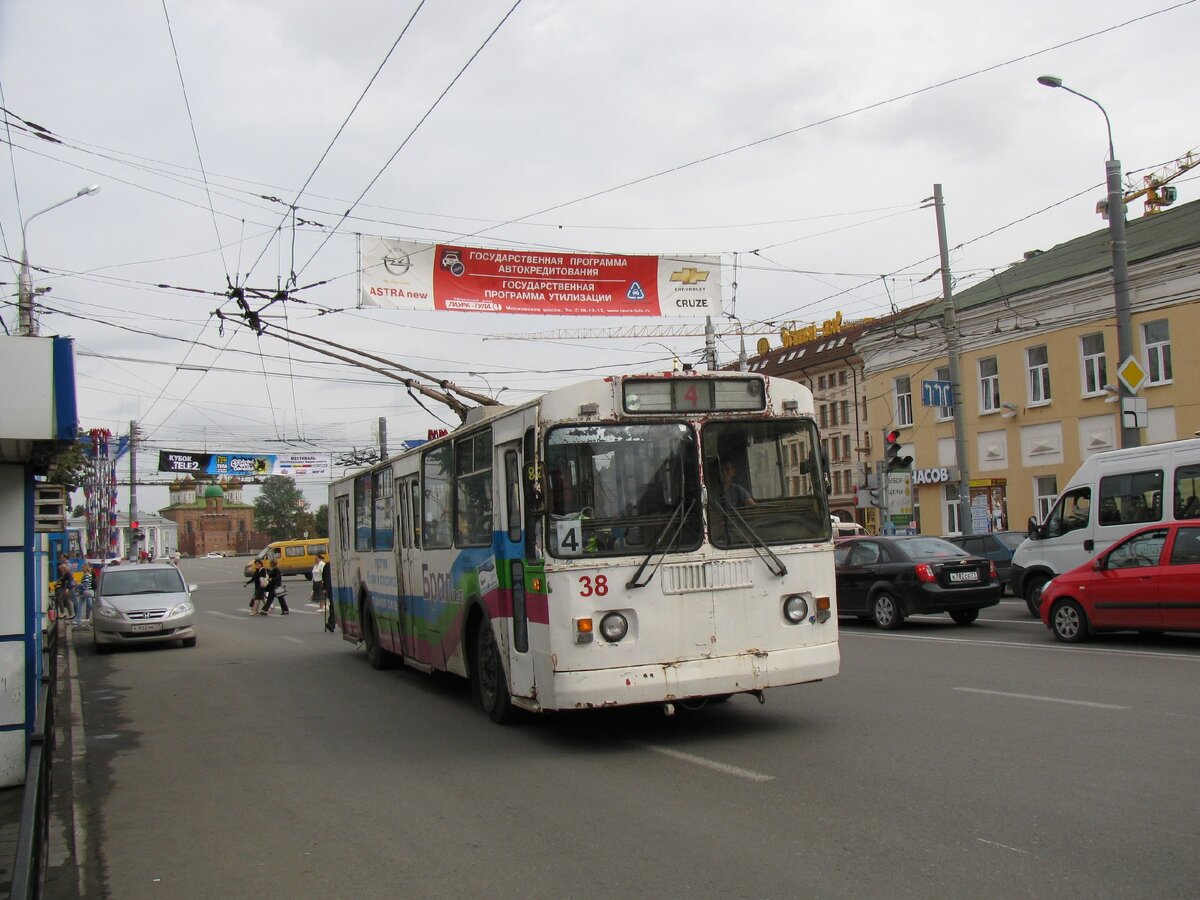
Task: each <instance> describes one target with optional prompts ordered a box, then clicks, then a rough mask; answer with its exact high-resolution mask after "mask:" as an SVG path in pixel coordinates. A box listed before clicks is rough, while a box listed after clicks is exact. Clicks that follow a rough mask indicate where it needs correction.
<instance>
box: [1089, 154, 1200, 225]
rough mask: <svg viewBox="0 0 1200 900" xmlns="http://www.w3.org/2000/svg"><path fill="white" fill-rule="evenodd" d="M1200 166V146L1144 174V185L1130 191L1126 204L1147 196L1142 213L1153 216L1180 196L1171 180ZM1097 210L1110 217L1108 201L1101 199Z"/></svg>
mask: <svg viewBox="0 0 1200 900" xmlns="http://www.w3.org/2000/svg"><path fill="white" fill-rule="evenodd" d="M1196 166H1200V147H1197V148H1195V149H1192V150H1189V151H1188V152H1187V153H1185V154H1183V156H1181V157H1179V159H1177V160H1175V161H1173V162H1171V163H1168V164H1167V165H1165V166H1163V167H1162V168H1161V169H1159V170H1158V171H1157V172H1151V173H1150V174H1149V175H1144V176H1142V182H1143V186H1142V187H1140V188H1138V189H1137V190H1136V191H1128V192H1126V193H1125V195H1124V197H1123V199H1124V201H1125V205H1126V206H1128V205H1129V204H1130V203H1132V202H1133V201H1134V200H1139V199H1141V198H1142V197H1145V198H1146V199H1145V204H1144V208H1143V210H1142V215H1144V216H1152V215H1154V214H1155V213H1160V212H1162V211H1163V209H1165V208H1166V207H1168V206H1170V205H1171V204H1172V203H1174V202H1175V200H1176V199H1177V198H1178V196H1179V192H1178V191H1177V190H1176V189H1175V186H1174V185H1173V184H1170V182H1172V181H1174V180H1175V179H1176V178H1178V177H1179V176H1180V175H1182V174H1183V173H1184V172H1187V171H1188V170H1190V169H1194V168H1196ZM1096 212H1098V213H1100V215H1102V216H1104V218H1106V219H1107V218H1108V201H1107V200H1101V201H1100V202H1099V203H1097V204H1096Z"/></svg>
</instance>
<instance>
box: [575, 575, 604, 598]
mask: <svg viewBox="0 0 1200 900" xmlns="http://www.w3.org/2000/svg"><path fill="white" fill-rule="evenodd" d="M607 593H608V577H607V576H605V575H597V576H596V577H595V578H592V576H591V575H580V576H579V596H580V597H590V596H592V594H595V595H596V596H597V597H603V596H604V595H605V594H607Z"/></svg>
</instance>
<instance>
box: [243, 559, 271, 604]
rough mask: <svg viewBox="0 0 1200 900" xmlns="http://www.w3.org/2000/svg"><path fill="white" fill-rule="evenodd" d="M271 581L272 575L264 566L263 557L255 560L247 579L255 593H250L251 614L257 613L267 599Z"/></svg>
mask: <svg viewBox="0 0 1200 900" xmlns="http://www.w3.org/2000/svg"><path fill="white" fill-rule="evenodd" d="M269 582H270V576H269V575H268V573H267V571H266V569H265V568H264V567H263V561H262V560H261V559H256V560H254V567H253V568H252V569H251V570H250V577H249V578H247V579H246V584H248V585H251V586H252V588H253V593H252V594H251V595H250V615H252V616H253V615H255V614H256V613H258V611H259V610H260V609H262V605H263V604H264V603H265V602H266V600H267V585H268V584H269Z"/></svg>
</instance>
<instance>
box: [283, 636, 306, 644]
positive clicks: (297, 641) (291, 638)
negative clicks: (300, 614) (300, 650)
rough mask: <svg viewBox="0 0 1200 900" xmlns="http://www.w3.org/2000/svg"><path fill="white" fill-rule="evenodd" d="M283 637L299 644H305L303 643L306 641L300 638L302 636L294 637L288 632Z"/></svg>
mask: <svg viewBox="0 0 1200 900" xmlns="http://www.w3.org/2000/svg"><path fill="white" fill-rule="evenodd" d="M283 639H284V640H285V641H295V642H296V643H297V644H303V643H304V641H302V640H300V638H294V637H290V636H289V635H286V634H285V635H283Z"/></svg>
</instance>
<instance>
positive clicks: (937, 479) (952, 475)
mask: <svg viewBox="0 0 1200 900" xmlns="http://www.w3.org/2000/svg"><path fill="white" fill-rule="evenodd" d="M951 481H958V467H957V466H935V467H933V468H931V469H913V487H916V486H917V485H921V484H945V483H947V482H951Z"/></svg>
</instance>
